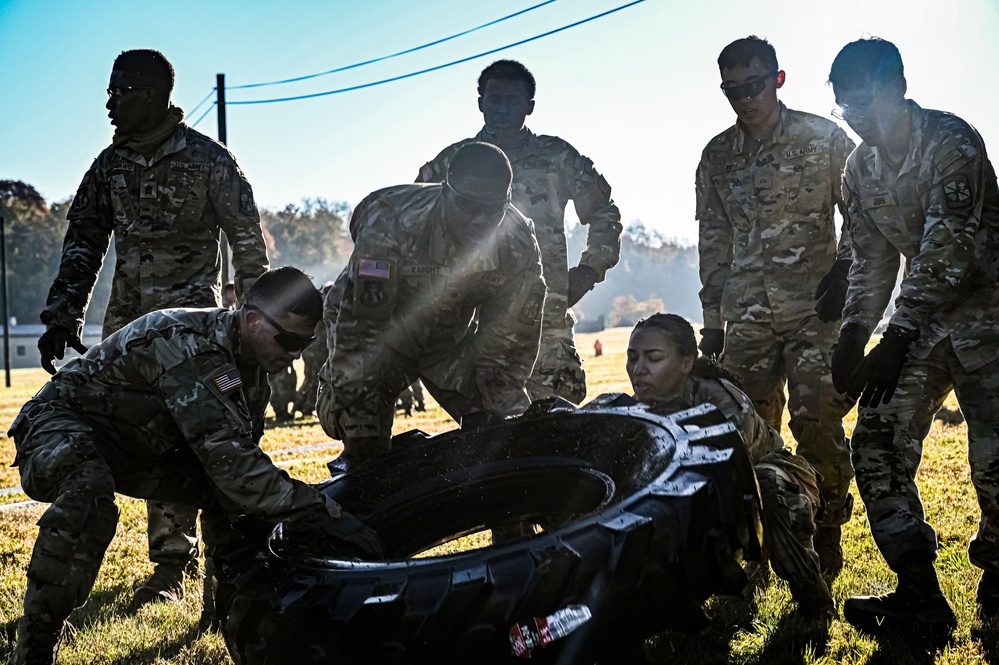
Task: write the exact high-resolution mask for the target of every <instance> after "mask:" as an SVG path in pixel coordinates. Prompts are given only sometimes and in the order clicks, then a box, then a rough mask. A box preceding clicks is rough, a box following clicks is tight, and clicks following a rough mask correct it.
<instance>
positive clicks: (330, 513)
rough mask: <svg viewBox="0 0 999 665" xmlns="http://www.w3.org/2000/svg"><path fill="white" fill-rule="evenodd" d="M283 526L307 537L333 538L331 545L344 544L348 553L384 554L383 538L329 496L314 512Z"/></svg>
mask: <svg viewBox="0 0 999 665" xmlns="http://www.w3.org/2000/svg"><path fill="white" fill-rule="evenodd" d="M284 530H285V532H287V533H288V534H292V535H299V536H305V537H306V538H313V539H316V538H320V539H321V538H330V539H332V540H334V541H335V542H334V543H333V545H334V546H335V547H336V546H340V549H343V547H342V546H343V545H345V544H346V545H347V546H348V547H347V548H346V549H347V550H348V551H349V552H350V554H352V555H357V556H358V558H365V559H382V558H384V557H385V549H384V547H383V546H382V539H381V538H379V537H378V534H377V533H375V532H374V531H373V530H372V529H370V528H369V527H367V526H365V524H364V522H362V521H361V520H359V519H357V518H356V517H354V516H353V515H351V514H350V513H348V512H347V511H345V510H341V509H340V506H338V505H337V504H336V503H335V502H333V501H331V500H329V499H327V504H326V506H325V508H317V510H316V511H315V512H314V511H311V510H310V511H309V513H308V515H302V516H300V517H299V518H298V519H292V520H289V521H287V522H285V523H284Z"/></svg>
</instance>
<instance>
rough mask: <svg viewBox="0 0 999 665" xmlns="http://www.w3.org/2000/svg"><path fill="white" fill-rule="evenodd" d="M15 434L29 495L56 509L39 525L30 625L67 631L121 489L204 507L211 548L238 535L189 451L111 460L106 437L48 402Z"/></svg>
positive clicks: (110, 534)
mask: <svg viewBox="0 0 999 665" xmlns="http://www.w3.org/2000/svg"><path fill="white" fill-rule="evenodd" d="M11 432H12V434H13V437H14V444H15V447H16V449H17V457H16V459H15V464H16V465H17V466H18V470H19V473H20V477H21V485H22V487H23V488H24V491H25V493H26V494H27V495H28V496H29V497H31V498H32V499H34V500H36V501H45V502H50V503H51V504H52V505H50V506H49V507H48V509H46V511H45V512H44V513H43V514H42V517H41V519H39V521H38V527H39V530H38V537H37V539H36V540H35V546H34V549H33V550H32V554H31V560H30V562H29V564H28V571H27V576H28V588H27V591H26V593H25V597H24V615H25V619H26V621H28V622H29V623H38V624H42V625H52V626H61V625H62V622H63V621H64V620H65V619H66V618H67V617H68V616H69V614H70V613H71V612H72V611H73V610H74V609H75V608H77V607H80V606H82V605H83V604H84V602H86V599H87V596H88V595H89V594H90V591H91V589H92V588H93V585H94V582H95V581H96V579H97V574H98V572H99V570H100V566H101V562H102V561H103V559H104V553H105V551H106V550H107V547H108V545H109V544H110V543H111V540H112V539H113V538H114V534H115V530H116V528H117V522H118V508H117V506H116V505H115V492H120V493H122V494H126V495H129V496H133V497H136V498H140V499H152V500H162V501H168V502H177V501H184V502H186V503H195V504H197V505H199V506H201V507H203V508H204V513H203V514H202V529H203V532H204V536H205V543H206V546H207V547H209V548H211V547H214V546H215V545H217V544H219V543H221V542H223V541H224V540H226V539H228V538H231V537H233V532H232V531H231V530H230V529H229V521H228V518H227V517H226V515H225V513H224V512H223V510H222V508H221V505H220V504H219V502H218V500H217V498H216V497H215V495H214V493H213V491H212V484H211V483H210V481H209V480H208V478H207V477H206V475H205V473H204V469H203V467H202V466H201V464H200V462H199V461H198V460H197V458H196V457H195V456H194V453H193V452H191V451H190V450H189V449H186V450H179V451H175V452H171V453H169V454H167V455H164V456H162V457H160V458H157V459H155V460H150V459H143V458H130V457H124V456H122V457H119V458H117V459H105V457H104V456H103V455H102V454H101V453H100V452H98V446H97V442H98V441H100V439H101V437H102V436H107V435H106V434H103V435H102V434H100V433H98V432H96V431H94V430H93V429H92V428H91V426H90V425H89V424H88V423H86V422H85V421H83V420H80V419H79V418H78V417H76V416H75V414H73V413H72V412H71V411H67V410H64V409H61V408H58V407H53V406H52V405H50V404H47V403H36V404H35V405H34V406H33V407H32V408H30V409H28V410H26V411H25V410H22V415H21V416H19V418H18V420H16V421H15V423H14V425H13V426H12V427H11Z"/></svg>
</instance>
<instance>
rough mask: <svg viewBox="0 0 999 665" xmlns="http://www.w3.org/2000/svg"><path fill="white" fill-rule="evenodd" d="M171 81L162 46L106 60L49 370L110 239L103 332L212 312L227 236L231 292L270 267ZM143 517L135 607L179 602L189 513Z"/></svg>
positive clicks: (222, 152)
mask: <svg viewBox="0 0 999 665" xmlns="http://www.w3.org/2000/svg"><path fill="white" fill-rule="evenodd" d="M173 83H174V71H173V67H172V66H171V64H170V62H169V61H168V60H167V59H166V58H165V57H164V56H163V54H162V53H160V52H159V51H151V50H137V51H125V52H124V53H122V54H121V55H119V56H118V57H117V58H116V59H115V62H114V65H113V66H112V69H111V79H110V82H109V83H108V102H107V109H108V116H109V117H110V118H111V124H112V125H114V128H115V132H114V139H113V140H112V143H111V145H110V146H108V147H107V148H105V149H104V151H103V152H101V154H100V155H98V156H97V159H96V160H94V163H93V164H92V165H91V167H90V169H89V170H88V171H87V172H86V173H85V174H84V176H83V182H81V183H80V188H79V190H78V191H77V193H76V198H74V199H73V204H72V206H71V208H70V211H69V214H68V215H67V217H68V219H69V228H68V229H67V231H66V239H65V241H64V243H63V250H62V260H61V262H60V264H59V273H58V275H57V276H56V278H55V282H54V283H53V284H52V288H51V289H50V291H49V295H48V300H47V302H46V304H45V309H44V311H42V314H41V319H42V323H44V324H45V325H46V330H45V333H44V334H43V335H42V336H41V338H40V339H39V340H38V349H39V351H40V352H41V358H42V366H43V367H45V368H46V369H47V370H48V371H49V372H50V373H51V372H54V371H55V368H54V366H53V364H52V362H53V360H54V359H56V358H59V359H61V358H62V357H63V353H64V351H65V349H66V346H67V345H70V346H72V347H74V348H76V349H78V350H80V349H82V346H81V344H80V331H81V329H82V326H83V320H84V314H85V312H86V309H87V304H88V302H89V301H90V295H91V293H92V292H93V288H94V283H95V282H96V280H97V275H98V273H99V272H100V270H101V265H102V264H103V262H104V256H105V254H106V253H107V251H108V247H109V245H110V243H111V239H112V237H113V238H114V248H115V256H116V263H115V267H114V280H113V281H112V283H111V298H110V300H109V302H108V306H107V311H106V313H105V315H104V332H103V334H104V336H105V337H107V336H108V335H110V334H111V333H113V332H114V331H116V330H118V329H119V328H121V327H122V326H124V325H125V324H126V323H128V322H130V321H132V320H133V319H136V318H138V317H139V316H140V315H142V314H146V313H148V312H152V311H154V310H157V309H162V308H165V307H217V306H218V305H219V304H220V300H219V297H220V281H221V280H220V271H221V268H222V257H221V251H220V246H219V241H220V236H221V234H222V233H223V232H224V233H225V236H226V238H227V239H228V241H229V244H230V246H231V247H232V262H233V266H235V270H236V280H235V288H236V291H237V292H238V293H240V294H245V293H246V292H247V291H248V290H249V288H250V286H251V285H252V284H253V280H254V279H256V278H257V276H258V275H260V274H261V273H262V272H264V270H266V269H267V253H266V249H265V247H264V239H263V235H262V234H261V231H260V218H259V215H258V214H257V206H256V204H255V203H254V202H253V190H252V189H251V188H250V183H248V182H247V181H246V178H245V177H244V176H243V172H242V171H240V169H239V167H238V166H237V165H236V161H235V159H234V158H233V156H232V155H231V154H230V153H229V151H228V150H226V148H225V146H223V145H221V144H219V143H217V142H215V141H213V140H212V139H210V138H208V137H207V136H205V135H204V134H201V133H199V132H197V131H195V130H194V129H192V128H191V127H189V126H187V125H186V124H184V122H183V119H184V112H183V111H182V110H181V109H179V108H177V107H176V106H174V105H173V104H171V103H170V92H171V90H172V89H173ZM148 512H149V554H150V559H151V560H152V561H153V562H154V563H155V564H156V570H155V572H154V573H153V575H152V576H151V577H150V578H149V579H148V580H147V581H146V582H145V583H143V584H141V585H140V586H139V587H138V588H137V589H136V591H135V598H134V601H133V602H134V603H135V605H141V604H143V603H147V602H150V601H153V600H158V599H164V600H176V599H178V598H180V597H182V596H183V593H184V584H183V581H184V571H185V569H187V570H189V571H192V572H193V571H197V566H198V564H197V556H198V538H197V530H196V527H195V522H196V513H193V512H192V511H191V510H190V509H189V508H186V507H182V506H171V505H166V504H159V503H155V502H154V503H150V504H149V505H148Z"/></svg>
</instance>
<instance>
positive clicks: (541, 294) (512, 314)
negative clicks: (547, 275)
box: [475, 233, 547, 415]
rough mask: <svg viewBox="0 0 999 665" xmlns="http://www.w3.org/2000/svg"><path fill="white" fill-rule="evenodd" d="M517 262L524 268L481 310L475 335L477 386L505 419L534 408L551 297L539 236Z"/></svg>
mask: <svg viewBox="0 0 999 665" xmlns="http://www.w3.org/2000/svg"><path fill="white" fill-rule="evenodd" d="M517 259H518V261H519V266H517V267H516V268H515V269H514V270H511V271H510V272H511V273H512V274H511V275H510V278H508V279H507V281H506V284H505V286H504V287H503V289H502V291H501V292H500V293H499V294H498V295H497V297H496V298H494V299H492V300H491V301H490V302H488V303H486V304H484V305H482V306H481V307H480V308H479V312H478V314H479V326H478V329H477V332H476V334H475V340H476V348H477V354H478V355H477V359H476V363H475V381H476V385H477V387H478V389H479V394H480V395H482V404H483V407H484V408H485V409H486V410H487V411H490V412H492V413H498V414H501V415H519V414H521V413H523V412H524V411H525V410H526V409H527V407H528V406H530V404H531V400H530V398H529V397H528V395H527V390H526V389H525V386H526V385H527V379H528V377H530V376H531V371H532V370H533V369H534V362H535V360H537V357H538V344H539V340H540V339H541V318H542V313H543V312H544V304H545V295H546V293H547V287H546V286H545V281H544V278H543V277H542V269H541V251H540V250H539V249H538V242H537V240H536V239H535V236H534V234H533V233H532V234H531V235H530V238H529V240H527V241H526V242H525V243H524V244H523V245H522V247H521V248H520V255H519V256H518V257H517Z"/></svg>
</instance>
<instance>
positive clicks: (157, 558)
mask: <svg viewBox="0 0 999 665" xmlns="http://www.w3.org/2000/svg"><path fill="white" fill-rule="evenodd" d="M146 516H147V518H148V529H147V534H148V537H149V560H150V561H152V562H153V563H170V564H176V565H178V566H181V567H185V568H186V567H187V566H189V565H190V564H191V562H192V561H195V560H197V558H198V551H199V549H200V548H199V546H198V524H197V522H198V509H197V508H191V507H190V506H182V505H180V504H177V503H165V502H163V501H147V502H146Z"/></svg>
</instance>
